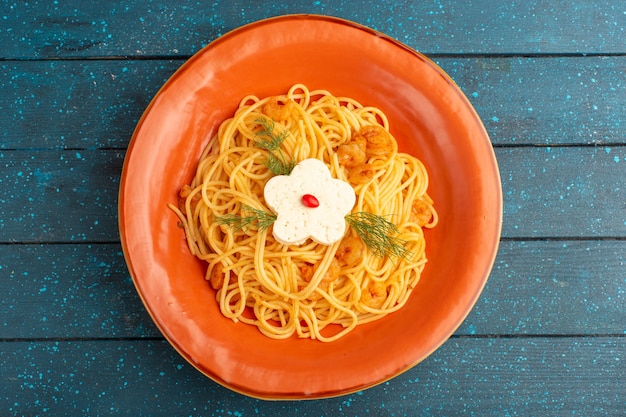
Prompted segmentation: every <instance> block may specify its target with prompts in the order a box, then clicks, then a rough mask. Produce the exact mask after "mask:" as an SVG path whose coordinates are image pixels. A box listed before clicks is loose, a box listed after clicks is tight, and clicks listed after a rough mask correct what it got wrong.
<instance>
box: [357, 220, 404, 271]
mask: <svg viewBox="0 0 626 417" xmlns="http://www.w3.org/2000/svg"><path fill="white" fill-rule="evenodd" d="M346 222H348V224H349V225H350V226H351V227H352V228H353V229H354V230H355V231H356V232H357V234H358V235H359V236H360V237H361V239H362V240H363V243H365V245H366V246H367V247H368V248H370V250H371V251H372V252H373V253H374V254H375V255H376V256H379V257H381V258H382V257H385V256H389V257H390V258H392V257H396V258H403V259H405V260H410V259H409V258H410V256H411V254H412V253H411V251H410V250H409V249H407V248H406V246H405V244H406V242H405V241H404V240H402V239H400V238H398V237H396V236H395V235H397V234H398V228H397V226H396V225H395V224H393V223H391V222H390V221H389V220H387V219H386V218H385V217H383V216H379V215H377V214H373V213H367V212H362V211H361V212H357V213H352V214H349V215H347V216H346Z"/></svg>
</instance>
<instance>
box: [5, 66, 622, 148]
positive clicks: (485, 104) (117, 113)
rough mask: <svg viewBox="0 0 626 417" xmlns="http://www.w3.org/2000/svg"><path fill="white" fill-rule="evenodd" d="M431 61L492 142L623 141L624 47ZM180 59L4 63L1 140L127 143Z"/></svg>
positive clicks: (27, 144) (15, 143)
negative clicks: (614, 52) (612, 51)
mask: <svg viewBox="0 0 626 417" xmlns="http://www.w3.org/2000/svg"><path fill="white" fill-rule="evenodd" d="M436 62H437V63H438V64H439V65H440V66H441V67H442V68H443V69H444V70H445V71H447V72H448V74H449V75H450V76H451V77H452V78H453V79H454V80H455V82H456V83H457V84H458V85H459V86H460V88H461V89H462V90H463V91H464V93H465V94H466V96H467V97H468V98H469V100H470V101H471V102H472V104H473V105H474V107H475V108H476V110H477V112H478V114H479V115H480V116H481V118H482V120H483V123H484V124H485V127H486V128H487V131H488V132H489V135H490V137H491V140H492V142H493V143H494V144H495V145H516V144H524V145H527V144H539V145H559V144H566V145H573V144H606V143H609V144H616V143H620V144H624V143H626V73H624V71H623V68H624V67H625V66H626V57H624V56H620V57H591V58H580V57H578V58H577V57H569V58H552V59H545V58H506V57H503V58H438V59H437V60H436ZM182 63H183V61H182V60H174V61H172V60H131V61H118V60H76V61H74V60H70V61H44V62H42V61H35V62H32V61H26V62H4V63H0V68H1V70H2V72H5V73H6V74H7V79H8V81H7V82H6V83H3V84H0V109H2V110H3V111H1V112H0V126H2V127H3V128H2V129H0V139H1V140H0V148H3V149H25V148H26V149H32V148H36V149H63V148H72V149H98V148H120V149H123V148H126V146H127V145H128V142H129V140H130V137H131V136H132V132H133V130H134V128H135V125H136V124H137V121H138V119H139V117H140V116H141V114H142V113H143V111H144V110H145V108H146V107H147V106H148V103H149V102H150V100H151V99H152V97H153V96H154V94H155V93H156V92H157V91H158V89H159V88H160V87H161V85H162V84H163V83H164V82H165V81H166V80H167V78H168V77H169V76H170V75H171V74H172V73H174V71H176V69H178V67H179V66H180V65H182ZM520 86H522V88H520ZM580 109H591V110H592V112H591V113H589V112H581V111H580ZM51 114H54V115H55V117H53V118H51V117H50V115H51ZM42 126H45V128H42Z"/></svg>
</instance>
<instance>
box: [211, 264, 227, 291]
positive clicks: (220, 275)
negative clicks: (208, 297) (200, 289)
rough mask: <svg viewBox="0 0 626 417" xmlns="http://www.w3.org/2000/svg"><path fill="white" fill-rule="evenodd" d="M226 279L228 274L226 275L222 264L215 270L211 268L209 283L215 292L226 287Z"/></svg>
mask: <svg viewBox="0 0 626 417" xmlns="http://www.w3.org/2000/svg"><path fill="white" fill-rule="evenodd" d="M225 278H226V274H225V273H224V266H223V265H222V263H221V262H220V263H218V264H215V266H213V268H211V272H210V273H209V283H210V284H211V288H213V289H214V290H219V289H220V288H222V286H223V285H224V280H225Z"/></svg>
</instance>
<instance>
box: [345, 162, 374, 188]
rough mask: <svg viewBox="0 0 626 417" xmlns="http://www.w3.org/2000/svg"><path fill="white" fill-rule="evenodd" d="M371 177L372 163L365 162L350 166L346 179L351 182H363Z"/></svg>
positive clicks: (372, 171)
mask: <svg viewBox="0 0 626 417" xmlns="http://www.w3.org/2000/svg"><path fill="white" fill-rule="evenodd" d="M372 178H374V165H372V164H370V163H367V162H366V163H363V164H359V165H357V166H355V167H353V168H350V171H349V172H348V181H349V182H350V183H352V184H365V183H366V182H368V181H370V180H371V179H372Z"/></svg>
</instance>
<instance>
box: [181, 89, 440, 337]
mask: <svg viewBox="0 0 626 417" xmlns="http://www.w3.org/2000/svg"><path fill="white" fill-rule="evenodd" d="M262 138H266V139H267V138H269V139H275V138H279V139H280V141H277V144H276V143H275V144H274V145H277V146H274V147H273V148H269V147H266V146H260V144H262V143H264V142H263V140H262ZM308 158H315V159H318V160H321V161H323V162H324V163H325V164H326V166H327V167H328V169H329V170H330V172H331V175H332V177H333V178H336V179H340V180H343V181H346V182H348V183H350V184H351V185H352V186H353V188H354V191H355V194H356V204H355V205H354V208H353V209H352V212H351V214H350V215H349V217H346V219H347V220H346V233H345V236H344V237H343V239H341V240H340V241H337V242H335V243H332V244H330V245H324V244H319V243H315V242H314V241H311V240H308V241H306V242H305V243H304V244H302V245H284V244H281V243H280V242H278V241H277V240H276V239H275V238H274V237H273V236H272V233H271V231H270V229H271V227H272V221H273V219H274V217H273V213H272V212H271V210H270V209H269V208H268V206H267V204H266V203H265V201H264V197H263V195H264V193H263V191H264V186H265V184H266V183H267V182H268V181H269V180H270V178H272V177H274V176H275V175H279V174H288V171H289V169H290V167H293V165H294V164H295V163H298V162H300V161H303V160H305V159H308ZM283 169H286V172H282V171H281V170H283ZM427 187H428V175H427V172H426V170H425V168H424V166H423V165H422V163H421V162H420V161H419V160H418V159H416V158H415V157H413V156H411V155H408V154H404V153H400V152H398V149H397V143H396V141H395V139H394V138H393V137H392V136H391V134H390V133H389V123H388V120H387V117H386V116H385V114H384V113H383V112H382V111H381V110H379V109H377V108H375V107H367V106H363V105H361V104H360V103H358V102H357V101H355V100H353V99H350V98H345V97H335V96H333V95H332V94H331V93H330V92H328V91H324V90H311V91H309V90H308V88H307V87H306V86H304V85H302V84H297V85H294V86H293V87H292V88H291V89H290V90H289V91H288V92H287V93H286V94H284V95H279V96H272V97H267V98H263V99H260V98H257V97H255V96H247V97H244V98H243V99H242V101H241V102H240V104H239V107H238V109H237V110H236V112H235V114H234V116H233V117H232V118H230V119H228V120H226V121H225V122H223V123H222V124H221V125H220V127H219V129H218V132H217V134H216V136H215V137H214V138H212V140H211V141H210V143H209V145H208V146H207V147H206V149H205V150H204V152H203V153H202V155H201V157H200V161H199V164H198V167H197V171H196V174H195V177H194V179H193V181H192V182H191V184H190V185H186V186H184V187H183V188H182V190H181V192H180V199H179V205H178V206H176V205H173V204H172V205H170V208H171V209H172V210H174V211H175V212H176V214H177V215H178V217H179V218H180V223H181V225H182V227H183V228H184V230H185V235H186V239H187V243H188V245H189V249H190V251H191V253H192V254H193V255H195V256H197V257H198V258H200V259H202V260H204V261H206V262H207V263H208V267H207V273H206V279H207V280H208V281H209V282H210V284H211V286H212V287H213V288H214V289H215V290H216V300H217V302H218V303H219V308H220V311H221V313H222V314H223V315H224V316H226V317H228V318H230V319H232V320H234V321H240V322H244V323H248V324H251V325H254V326H257V327H258V329H259V330H260V331H261V332H262V333H263V334H265V335H267V336H269V337H272V338H277V339H281V338H287V337H290V336H292V335H294V334H296V335H297V336H299V337H303V338H312V339H317V340H320V341H324V342H330V341H333V340H336V339H338V338H340V337H342V336H343V335H345V334H346V333H348V332H350V331H351V330H353V329H354V328H355V327H356V326H357V325H359V324H363V323H367V322H371V321H373V320H377V319H380V318H382V317H384V316H385V315H387V314H389V313H391V312H393V311H396V310H398V309H400V308H401V307H402V306H404V305H405V303H406V302H407V300H408V298H409V296H410V294H411V292H412V290H413V288H414V287H415V286H416V284H417V283H418V281H419V279H420V275H421V272H422V270H423V268H424V266H425V263H426V256H425V253H424V250H425V240H424V234H423V228H430V227H433V226H435V225H436V223H437V213H436V211H435V209H434V208H433V201H432V199H431V198H430V197H429V196H428V194H427V192H426V189H427ZM368 214H371V215H372V216H374V218H375V219H386V220H388V222H390V223H392V224H393V226H394V227H393V230H394V231H396V232H397V234H395V235H394V236H393V237H392V243H393V242H400V245H399V246H400V247H401V248H402V249H403V250H401V251H400V252H399V253H395V252H393V251H388V250H386V249H389V248H386V247H385V245H386V243H385V241H383V242H382V246H383V247H382V248H381V247H380V244H381V242H377V243H379V247H375V246H372V245H371V242H368V241H367V237H370V238H371V237H372V236H374V238H375V237H376V233H375V232H376V231H377V229H375V228H376V225H375V224H373V223H367V222H365V223H364V222H363V221H360V220H359V219H361V218H360V217H359V216H360V215H363V216H365V217H363V218H366V217H367V215H368ZM225 219H226V220H227V219H230V220H237V221H230V222H229V221H225ZM355 219H356V220H355ZM348 220H351V221H348ZM357 225H359V226H361V227H362V228H363V229H364V231H363V230H361V231H360V232H359V227H356V226H357ZM368 227H369V228H368ZM372 228H374V229H372ZM375 243H376V241H375Z"/></svg>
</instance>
